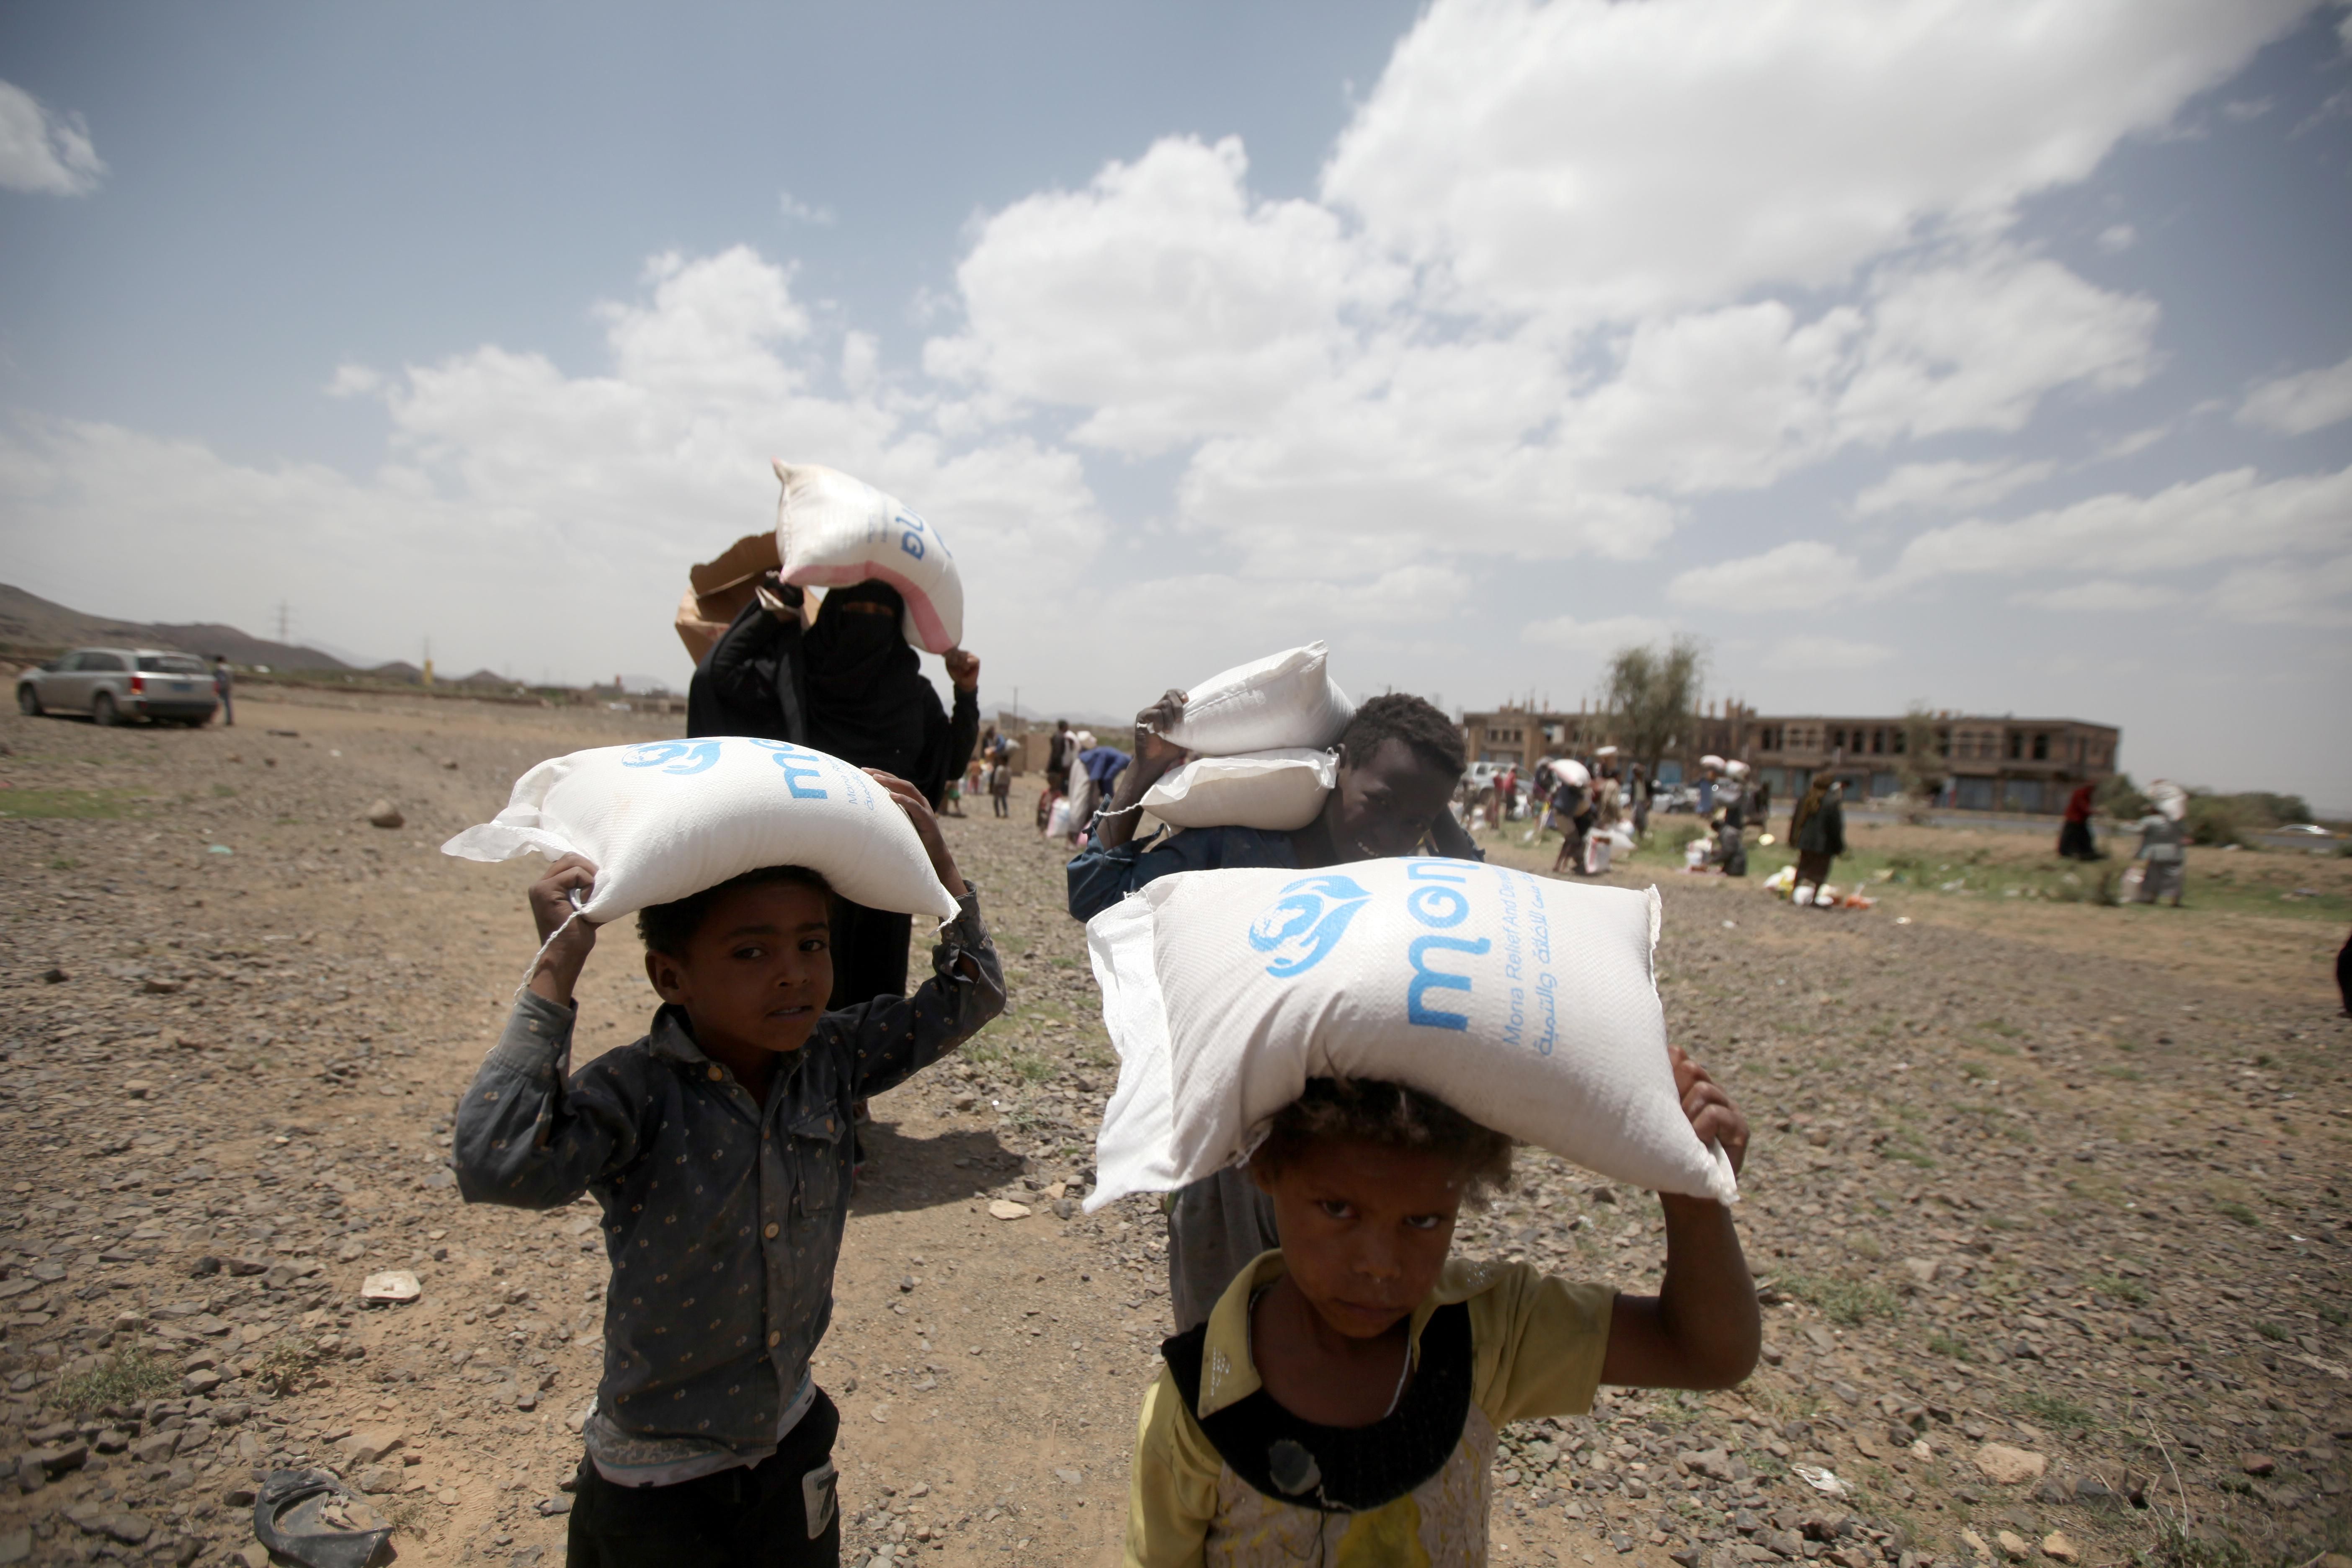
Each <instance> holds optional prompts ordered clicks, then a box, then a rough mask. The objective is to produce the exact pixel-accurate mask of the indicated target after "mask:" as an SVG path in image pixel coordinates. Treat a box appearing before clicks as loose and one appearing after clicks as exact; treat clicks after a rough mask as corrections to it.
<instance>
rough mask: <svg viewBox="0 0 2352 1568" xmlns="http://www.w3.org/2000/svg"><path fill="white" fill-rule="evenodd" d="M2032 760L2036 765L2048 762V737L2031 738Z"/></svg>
mask: <svg viewBox="0 0 2352 1568" xmlns="http://www.w3.org/2000/svg"><path fill="white" fill-rule="evenodd" d="M2033 760H2034V761H2035V762H2037V763H2046V762H2048V761H2049V760H2050V737H2049V736H2048V735H2036V736H2034V737H2033Z"/></svg>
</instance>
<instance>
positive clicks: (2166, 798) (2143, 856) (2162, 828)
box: [2133, 779, 2189, 910]
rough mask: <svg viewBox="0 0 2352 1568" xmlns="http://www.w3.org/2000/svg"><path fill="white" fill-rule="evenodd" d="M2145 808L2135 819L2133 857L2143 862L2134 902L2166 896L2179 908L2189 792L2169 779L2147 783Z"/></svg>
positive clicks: (2149, 901)
mask: <svg viewBox="0 0 2352 1568" xmlns="http://www.w3.org/2000/svg"><path fill="white" fill-rule="evenodd" d="M2147 805H2148V811H2147V816H2143V817H2141V818H2140V819H2139V849H2138V852H2137V854H2136V855H2135V856H2134V857H2133V858H2135V859H2137V860H2141V861H2145V862H2146V866H2145V868H2143V869H2142V870H2141V872H2140V879H2139V897H2138V899H2137V900H2136V901H2137V902H2139V903H2143V904H2152V903H2155V902H2156V901H2157V900H2158V899H2167V898H2168V899H2170V900H2172V907H2173V908H2174V909H2176V910H2177V909H2179V907H2180V894H2181V890H2182V888H2183V887H2184V886H2185V884H2186V883H2187V881H2188V879H2189V792H2188V791H2187V790H2184V789H2182V788H2181V787H2180V786H2179V784H2174V783H2173V782H2172V781H2171V780H2170V779H2158V780H2157V781H2156V782H2155V783H2154V784H2150V785H2148V786H2147Z"/></svg>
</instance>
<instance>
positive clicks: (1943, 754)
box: [1724, 713, 2123, 812]
mask: <svg viewBox="0 0 2352 1568" xmlns="http://www.w3.org/2000/svg"><path fill="white" fill-rule="evenodd" d="M1907 722H1908V721H1906V720H1904V719H1900V718H1893V719H1884V718H1882V719H1838V718H1831V717H1827V716H1822V715H1807V716H1804V717H1780V716H1772V717H1759V718H1756V719H1754V720H1752V721H1750V722H1749V724H1748V732H1747V734H1746V736H1745V737H1744V738H1743V739H1744V742H1745V743H1744V745H1743V746H1742V748H1741V750H1740V751H1738V752H1725V753H1724V755H1726V756H1734V755H1738V756H1744V757H1745V758H1747V760H1748V762H1749V763H1752V764H1753V765H1754V766H1755V768H1756V770H1757V773H1758V774H1759V776H1760V777H1761V778H1763V779H1764V780H1765V782H1767V783H1768V784H1770V785H1771V786H1772V795H1773V797H1774V798H1775V799H1780V800H1785V799H1788V798H1789V797H1790V795H1795V794H1798V793H1800V792H1801V791H1802V790H1804V788H1805V787H1806V786H1807V785H1808V784H1811V782H1812V778H1813V775H1814V774H1815V773H1822V772H1828V773H1835V774H1836V775H1837V776H1839V777H1840V778H1843V780H1845V789H1846V795H1847V797H1848V798H1849V799H1853V800H1870V799H1874V798H1875V797H1878V796H1881V795H1899V794H1901V793H1902V787H1903V786H1902V773H1903V763H1904V760H1905V758H1904V752H1905V750H1906V744H1907V735H1908V730H1907V728H1906V725H1907ZM1929 723H1930V724H1932V725H1933V727H1934V734H1935V743H1936V752H1937V771H1940V772H1942V773H1945V774H1946V783H1945V785H1944V791H1943V794H1942V795H1941V796H1940V797H1939V798H1938V802H1937V804H1939V805H1945V806H1949V807H1953V808H1956V809H1958V810H1961V811H2023V812H2057V811H2060V810H2063V809H2064V807H2065V805H2066V796H2067V795H2068V794H2069V793H2070V792H2071V791H2072V790H2073V789H2074V786H2075V785H2076V784H2098V783H2100V782H2101V781H2103V780H2105V778H2107V777H2108V776H2109V775H2110V774H2112V773H2114V772H2115V771H2116V748H2117V747H2118V746H2119V745H2120V744H2121V743H2122V741H2123V731H2120V730H2118V729H2116V727H2115V726H2113V725H2111V724H2090V723H2085V722H2084V721H2082V720H2079V719H2019V718H2015V717H2012V716H2009V715H2003V716H2001V717H1999V718H1994V717H1990V716H1987V715H1979V714H1961V713H1937V714H1935V715H1933V716H1932V717H1931V718H1930V720H1929Z"/></svg>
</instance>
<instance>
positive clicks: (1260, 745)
mask: <svg viewBox="0 0 2352 1568" xmlns="http://www.w3.org/2000/svg"><path fill="white" fill-rule="evenodd" d="M1329 651H1330V650H1329V649H1328V648H1327V647H1324V645H1323V644H1321V643H1319V642H1311V643H1308V644H1307V646H1306V647H1294V648H1289V649H1287V650H1286V651H1284V652H1282V653H1277V654H1269V655H1268V656H1267V657H1265V658H1261V659H1254V660H1252V661H1251V662H1250V663H1248V664H1241V665H1235V666H1234V668H1231V669H1227V670H1221V671H1220V672H1218V673H1217V674H1215V675H1213V676H1211V677H1209V679H1206V680H1204V681H1202V682H1201V683H1200V684H1199V685H1198V686H1194V687H1192V688H1189V689H1187V690H1186V692H1185V702H1184V714H1183V717H1182V718H1181V719H1179V720H1177V721H1176V722H1175V723H1174V724H1172V725H1171V726H1170V727H1169V729H1168V731H1167V733H1166V737H1165V738H1166V739H1168V740H1170V741H1172V742H1175V743H1176V744H1177V745H1180V746H1181V747H1183V748H1184V749H1185V750H1186V751H1188V752H1192V753H1193V754H1194V755H1196V756H1206V757H1230V756H1236V755H1239V754H1241V753H1243V752H1273V751H1281V750H1285V749H1287V748H1292V747H1306V748H1309V749H1314V748H1319V747H1324V746H1330V745H1336V744H1337V743H1338V742H1339V733H1340V731H1343V730H1345V729H1347V727H1348V721H1349V720H1350V719H1352V718H1354V717H1355V716H1356V705H1355V704H1354V703H1352V702H1350V701H1349V700H1348V694H1347V693H1346V692H1344V691H1342V690H1340V689H1339V685H1338V684H1337V683H1336V682H1335V681H1333V680H1332V679H1331V675H1330V671H1329V670H1328V668H1325V666H1326V663H1327V661H1328V657H1329ZM1220 826H1225V825H1223V824H1221V825H1220Z"/></svg>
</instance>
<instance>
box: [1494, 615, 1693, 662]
mask: <svg viewBox="0 0 2352 1568" xmlns="http://www.w3.org/2000/svg"><path fill="white" fill-rule="evenodd" d="M1674 633H1675V628H1674V626H1673V625H1672V624H1671V623H1670V622H1666V621H1661V620H1656V619H1654V618H1652V617H1651V616H1606V617H1604V618H1602V619H1601V620H1597V621H1580V620H1578V619H1577V618H1576V617H1575V616H1549V617H1548V618H1546V619H1544V620H1540V621H1530V622H1528V624H1527V625H1526V626H1521V627H1520V628H1519V640H1520V641H1521V642H1523V643H1526V644H1527V645H1528V647H1544V648H1557V649H1559V651H1561V652H1563V653H1583V654H1601V655H1607V654H1612V653H1615V652H1616V651H1617V650H1618V649H1620V648H1625V647H1650V646H1651V645H1652V644H1654V643H1659V642H1663V641H1664V640H1665V639H1666V638H1668V637H1672V636H1674Z"/></svg>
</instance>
